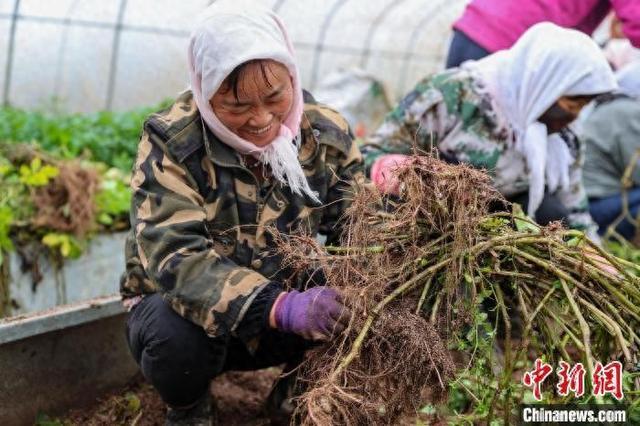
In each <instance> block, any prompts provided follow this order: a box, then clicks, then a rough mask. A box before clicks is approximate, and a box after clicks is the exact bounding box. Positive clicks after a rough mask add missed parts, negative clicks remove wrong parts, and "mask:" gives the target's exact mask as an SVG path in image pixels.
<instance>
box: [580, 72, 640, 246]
mask: <svg viewBox="0 0 640 426" xmlns="http://www.w3.org/2000/svg"><path fill="white" fill-rule="evenodd" d="M617 79H618V84H619V85H620V92H619V93H616V94H610V95H605V96H600V97H598V98H597V99H596V100H595V101H594V102H593V107H592V109H591V111H590V112H589V113H588V115H587V117H585V118H584V119H583V120H582V126H581V127H582V130H581V133H580V139H581V140H583V141H584V144H585V151H586V154H585V164H584V173H583V177H584V185H585V189H586V191H587V195H588V197H589V210H590V212H591V216H592V217H593V219H594V220H595V221H596V223H597V224H598V226H599V231H598V232H599V233H600V235H602V234H604V233H605V232H606V230H607V228H608V227H609V225H611V224H612V223H613V222H614V221H615V220H616V219H617V218H618V217H620V215H621V214H622V212H623V204H622V203H623V198H622V193H621V191H622V185H623V182H622V178H623V175H624V173H625V170H626V169H627V167H628V166H629V165H630V162H631V161H634V160H635V161H636V162H637V160H638V158H637V157H634V154H635V153H636V151H638V150H639V149H640V61H636V62H633V63H631V64H628V65H627V66H626V67H624V68H623V69H621V70H620V71H618V73H617ZM630 179H631V182H630V184H631V187H630V188H627V196H628V199H627V203H628V205H627V207H628V212H629V214H630V215H631V216H632V217H633V218H636V217H637V216H638V212H639V211H640V168H639V167H637V164H636V167H635V168H634V169H633V172H632V174H631V175H630ZM616 231H617V232H618V233H619V234H620V235H622V236H623V237H624V238H626V239H628V240H631V239H633V237H634V235H635V233H636V227H635V226H634V225H633V224H632V223H631V222H630V221H629V220H627V219H624V220H622V221H621V222H620V223H619V224H618V225H617V227H616Z"/></svg>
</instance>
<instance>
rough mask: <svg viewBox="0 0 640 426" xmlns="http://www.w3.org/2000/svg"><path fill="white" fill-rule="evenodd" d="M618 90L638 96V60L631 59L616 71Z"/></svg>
mask: <svg viewBox="0 0 640 426" xmlns="http://www.w3.org/2000/svg"><path fill="white" fill-rule="evenodd" d="M616 79H617V80H618V84H619V85H620V90H621V91H622V92H623V93H626V94H627V95H629V96H634V97H640V60H636V61H633V62H631V63H629V64H627V65H625V66H624V67H623V68H621V69H620V71H618V72H617V73H616Z"/></svg>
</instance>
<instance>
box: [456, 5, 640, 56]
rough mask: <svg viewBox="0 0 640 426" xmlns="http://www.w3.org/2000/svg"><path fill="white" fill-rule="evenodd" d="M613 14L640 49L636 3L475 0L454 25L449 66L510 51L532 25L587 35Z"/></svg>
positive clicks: (639, 30)
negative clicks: (544, 24) (553, 25)
mask: <svg viewBox="0 0 640 426" xmlns="http://www.w3.org/2000/svg"><path fill="white" fill-rule="evenodd" d="M611 11H613V13H614V14H615V16H616V17H617V19H618V20H619V22H620V27H621V32H622V33H623V34H624V35H625V36H626V37H627V38H628V39H629V41H630V42H631V44H632V45H633V46H636V47H640V1H637V0H562V1H558V0H520V1H513V0H472V1H471V2H470V3H469V4H468V5H467V7H466V9H465V11H464V13H463V14H462V16H461V17H460V19H458V20H457V21H456V22H455V23H454V25H453V30H454V34H453V40H452V41H451V46H450V48H449V54H448V57H447V61H446V67H447V68H452V67H457V66H459V65H460V64H462V63H463V62H464V61H467V60H470V59H480V58H483V57H485V56H487V55H489V54H490V53H494V52H497V51H499V50H503V49H508V48H510V47H511V46H513V44H514V43H515V42H516V40H518V38H520V36H521V35H522V34H523V33H524V32H525V31H526V30H527V29H528V28H529V27H531V26H533V25H535V24H537V23H539V22H552V23H554V24H556V25H559V26H561V27H565V28H572V29H576V30H579V31H582V32H584V33H586V34H588V35H591V34H593V32H594V30H595V29H596V28H597V27H598V26H599V25H600V24H601V23H602V22H603V20H604V19H605V18H606V17H607V15H608V14H609V13H610V12H611Z"/></svg>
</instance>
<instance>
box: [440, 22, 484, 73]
mask: <svg viewBox="0 0 640 426" xmlns="http://www.w3.org/2000/svg"><path fill="white" fill-rule="evenodd" d="M490 53H491V52H489V51H488V50H487V49H485V48H484V47H481V46H480V45H479V44H478V43H476V42H475V41H473V40H471V39H470V38H469V37H467V35H466V34H465V33H463V32H460V31H458V30H453V39H452V40H451V45H450V46H449V54H448V55H447V68H454V67H458V66H460V64H462V63H463V62H464V61H468V60H470V59H482V58H484V57H485V56H487V55H489V54H490Z"/></svg>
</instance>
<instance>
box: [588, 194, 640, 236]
mask: <svg viewBox="0 0 640 426" xmlns="http://www.w3.org/2000/svg"><path fill="white" fill-rule="evenodd" d="M628 196H629V198H628V203H629V206H628V207H629V213H630V214H631V217H633V218H637V217H638V211H639V210H640V188H633V189H631V190H630V191H629V192H628ZM589 211H590V212H591V216H592V217H593V220H595V221H596V223H597V224H598V227H599V229H598V233H599V234H600V235H602V234H604V233H605V232H606V231H607V227H608V226H609V225H611V224H612V223H613V221H614V220H616V219H617V218H618V217H619V216H620V215H621V214H622V195H621V194H616V195H612V196H610V197H603V198H591V199H589ZM616 231H617V232H618V233H619V234H620V235H622V236H623V237H625V238H626V239H627V240H632V239H633V237H634V235H635V233H636V227H635V226H634V225H633V224H632V223H631V222H629V221H628V220H626V219H625V220H623V221H622V222H620V224H619V225H618V226H617V227H616Z"/></svg>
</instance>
